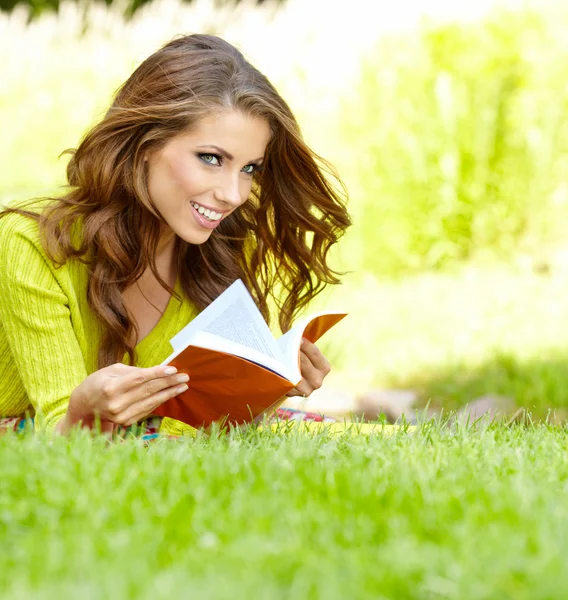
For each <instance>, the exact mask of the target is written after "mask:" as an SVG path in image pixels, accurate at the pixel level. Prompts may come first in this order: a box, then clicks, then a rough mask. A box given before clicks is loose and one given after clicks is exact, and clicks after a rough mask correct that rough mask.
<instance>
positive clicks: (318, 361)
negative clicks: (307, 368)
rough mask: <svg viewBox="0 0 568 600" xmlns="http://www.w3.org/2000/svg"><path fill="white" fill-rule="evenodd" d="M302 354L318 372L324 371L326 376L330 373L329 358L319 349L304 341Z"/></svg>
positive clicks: (304, 339)
mask: <svg viewBox="0 0 568 600" xmlns="http://www.w3.org/2000/svg"><path fill="white" fill-rule="evenodd" d="M301 350H302V353H303V354H305V356H306V357H307V358H308V359H309V360H310V362H311V364H312V365H313V366H314V367H315V368H316V369H317V370H318V371H322V372H323V373H324V374H325V375H327V374H328V373H329V371H330V370H331V369H330V366H329V362H328V360H327V358H326V357H325V356H324V355H323V354H322V353H321V352H320V350H319V348H318V347H317V346H316V345H315V344H313V343H312V342H310V341H309V340H307V339H306V338H303V339H302V347H301Z"/></svg>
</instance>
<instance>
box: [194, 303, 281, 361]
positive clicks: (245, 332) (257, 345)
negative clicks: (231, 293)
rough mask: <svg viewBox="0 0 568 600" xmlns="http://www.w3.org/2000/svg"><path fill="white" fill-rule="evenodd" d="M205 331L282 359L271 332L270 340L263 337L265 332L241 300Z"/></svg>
mask: <svg viewBox="0 0 568 600" xmlns="http://www.w3.org/2000/svg"><path fill="white" fill-rule="evenodd" d="M255 308H256V307H255ZM267 329H268V327H267ZM203 331H205V332H207V333H211V334H213V335H216V336H219V337H222V338H224V339H226V340H230V341H231V342H235V343H237V344H240V345H242V346H248V347H249V348H252V349H253V350H256V351H258V352H262V353H263V354H265V355H266V356H269V357H271V358H277V359H281V358H282V354H281V352H280V349H279V348H278V345H277V344H276V342H275V340H274V338H273V337H272V334H271V333H270V330H268V333H269V335H270V338H268V339H267V337H268V336H266V335H263V333H264V331H263V330H262V328H261V327H258V326H257V324H256V323H255V322H254V321H253V320H252V319H251V318H250V316H249V311H248V310H247V307H246V305H245V303H244V302H243V300H242V299H241V298H237V299H236V300H235V302H233V304H231V305H230V306H228V307H227V308H226V310H225V311H224V312H223V313H221V314H220V315H219V316H218V317H217V318H216V319H214V320H213V321H211V322H210V323H209V324H208V325H207V326H206V327H205V328H204V329H203ZM233 354H234V353H233Z"/></svg>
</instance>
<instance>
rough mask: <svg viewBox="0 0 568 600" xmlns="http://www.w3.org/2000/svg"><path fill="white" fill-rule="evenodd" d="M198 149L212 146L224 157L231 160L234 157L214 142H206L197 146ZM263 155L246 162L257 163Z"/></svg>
mask: <svg viewBox="0 0 568 600" xmlns="http://www.w3.org/2000/svg"><path fill="white" fill-rule="evenodd" d="M197 147H198V148H200V149H202V150H203V149H207V148H213V149H215V150H216V151H217V152H218V153H219V154H220V155H221V156H224V157H225V158H227V159H228V160H233V159H234V158H235V157H234V156H233V155H232V154H231V153H230V152H227V151H226V150H225V149H223V148H221V147H220V146H215V144H207V145H205V146H197ZM263 158H264V157H263V156H261V157H260V158H255V159H254V160H250V161H249V163H248V164H250V163H257V162H260V161H261V160H263Z"/></svg>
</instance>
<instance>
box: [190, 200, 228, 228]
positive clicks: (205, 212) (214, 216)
mask: <svg viewBox="0 0 568 600" xmlns="http://www.w3.org/2000/svg"><path fill="white" fill-rule="evenodd" d="M190 204H191V206H193V208H195V210H196V211H197V212H198V213H199V214H200V215H201V216H203V217H205V218H206V219H207V220H208V221H211V222H212V223H215V222H216V221H220V220H221V217H222V216H223V213H218V212H215V211H214V210H210V209H209V208H205V207H204V206H201V204H197V202H190Z"/></svg>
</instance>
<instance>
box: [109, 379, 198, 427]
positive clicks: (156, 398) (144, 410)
mask: <svg viewBox="0 0 568 600" xmlns="http://www.w3.org/2000/svg"><path fill="white" fill-rule="evenodd" d="M187 389H188V385H187V383H182V384H177V385H174V386H170V387H168V388H165V389H163V390H161V391H159V392H157V393H155V394H153V395H152V396H149V397H146V398H143V399H141V400H139V401H137V402H134V403H133V404H130V405H129V406H128V407H127V408H125V409H124V410H123V411H122V413H120V414H119V415H117V420H116V422H118V423H120V424H121V425H123V426H125V427H128V426H129V425H132V424H133V423H136V422H137V421H141V420H142V419H144V418H145V417H147V416H148V415H149V414H151V413H152V412H153V411H154V410H155V409H156V408H157V407H158V406H160V405H161V404H163V403H164V402H166V401H167V400H170V399H171V398H175V396H179V394H182V393H183V392H185V391H186V390H187Z"/></svg>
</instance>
